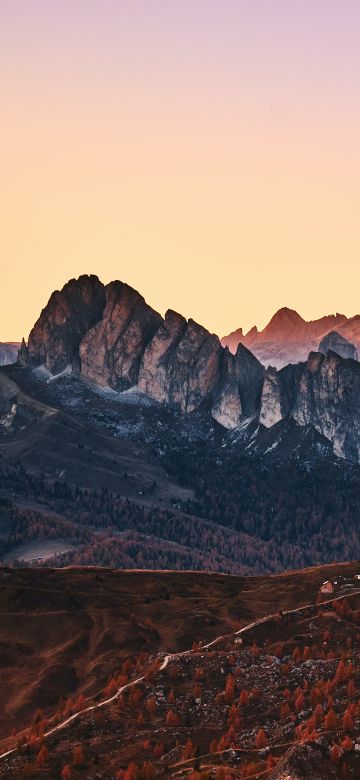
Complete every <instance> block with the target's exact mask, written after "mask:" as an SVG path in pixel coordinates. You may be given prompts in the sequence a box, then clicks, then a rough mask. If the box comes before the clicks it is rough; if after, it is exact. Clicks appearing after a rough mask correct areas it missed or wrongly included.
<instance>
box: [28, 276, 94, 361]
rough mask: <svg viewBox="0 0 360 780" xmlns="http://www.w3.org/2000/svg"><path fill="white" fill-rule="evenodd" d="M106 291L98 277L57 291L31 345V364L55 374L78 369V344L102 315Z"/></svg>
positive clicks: (45, 311)
mask: <svg viewBox="0 0 360 780" xmlns="http://www.w3.org/2000/svg"><path fill="white" fill-rule="evenodd" d="M104 305H105V288H104V285H103V284H102V283H101V282H100V281H99V279H98V277H97V276H80V277H79V279H71V280H70V281H69V282H67V284H65V286H64V287H63V288H62V290H61V291H60V292H59V291H58V290H56V291H55V292H53V294H52V295H51V297H50V300H49V302H48V304H47V306H45V308H44V309H43V310H42V312H41V314H40V317H39V319H38V321H37V322H36V323H35V325H34V327H33V329H32V331H31V333H30V336H29V343H28V364H29V365H31V366H39V365H44V366H46V368H47V369H48V370H49V371H51V373H53V374H56V373H59V372H60V371H63V370H64V369H65V368H66V367H67V366H68V365H70V366H71V367H72V368H75V369H78V368H79V365H80V361H79V344H80V341H81V339H82V338H83V337H84V335H85V333H87V331H88V330H89V328H91V327H92V325H94V324H95V322H97V321H98V320H99V319H100V318H101V315H102V311H103V308H104Z"/></svg>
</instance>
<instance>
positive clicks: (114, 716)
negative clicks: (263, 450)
mask: <svg viewBox="0 0 360 780" xmlns="http://www.w3.org/2000/svg"><path fill="white" fill-rule="evenodd" d="M355 573H357V566H356V565H351V564H348V565H345V566H342V567H341V566H340V567H339V566H337V567H336V566H333V567H321V568H320V569H310V570H305V571H303V572H294V573H292V574H290V575H283V576H279V577H268V578H266V577H262V578H237V577H221V576H219V575H206V574H197V575H196V574H191V573H181V574H180V573H179V574H171V573H168V574H166V573H162V574H156V573H146V572H144V573H139V572H132V573H127V572H123V573H120V572H116V573H115V572H111V571H108V572H103V573H99V570H89V569H88V570H82V571H81V570H67V571H62V572H52V571H47V572H41V571H40V572H39V571H37V572H29V571H27V572H10V570H4V572H3V574H9V577H6V578H5V579H6V580H8V582H7V583H6V588H7V589H8V590H9V591H11V589H12V588H14V587H18V588H19V587H20V581H18V582H13V583H12V584H11V585H10V580H11V577H14V578H20V577H22V581H21V587H22V589H23V591H25V590H27V591H28V599H29V600H30V601H31V600H32V614H33V627H32V629H30V628H29V626H28V627H27V628H25V627H24V629H23V639H24V645H25V644H26V643H27V642H29V641H30V638H31V637H32V641H33V643H34V649H33V658H34V657H35V655H36V650H37V652H38V655H39V658H40V657H43V658H44V657H45V652H44V647H43V644H44V641H42V638H41V637H38V639H37V642H36V641H35V639H34V628H35V620H36V618H35V616H36V614H37V615H39V614H40V610H41V604H40V602H39V599H40V598H41V593H42V594H43V597H44V598H45V599H47V603H45V604H44V606H45V607H47V617H45V616H44V615H43V616H44V617H45V622H46V621H50V620H51V619H52V618H50V616H49V614H50V613H53V615H52V617H53V618H54V617H55V612H56V614H57V619H58V621H59V623H60V624H62V627H63V637H62V642H61V641H60V633H61V632H60V631H59V636H58V637H57V645H56V644H55V641H54V638H53V641H52V642H51V643H50V644H51V647H52V655H51V653H50V649H49V648H48V649H47V659H48V661H47V663H48V666H49V658H50V657H51V658H52V663H53V665H54V671H55V668H56V659H57V660H58V661H59V658H60V656H61V653H62V652H64V647H65V646H66V644H67V643H68V640H69V633H71V631H73V629H71V628H70V627H69V626H67V617H66V611H65V612H64V611H63V610H62V609H61V596H60V595H59V593H58V588H59V586H60V587H61V584H63V585H64V583H65V580H66V579H68V583H67V587H68V588H70V589H71V591H72V594H73V597H74V598H77V600H78V602H77V606H76V607H74V609H75V610H77V613H78V614H77V616H76V615H73V616H72V620H73V621H74V619H77V620H78V621H80V620H84V615H85V612H86V611H87V612H88V617H90V612H91V609H90V605H91V604H92V602H93V601H95V603H96V609H94V606H93V607H92V609H93V611H92V613H91V618H92V620H93V628H92V629H90V628H89V629H88V636H87V639H85V637H84V636H82V640H81V641H80V639H78V647H77V649H75V651H74V650H73V661H72V667H73V669H74V670H76V674H75V676H74V679H73V680H72V682H71V681H68V682H67V683H66V677H65V670H64V668H62V671H61V672H60V667H59V675H60V674H61V676H62V682H63V695H62V696H60V697H59V700H58V702H57V704H56V705H55V704H52V705H51V703H49V702H48V703H47V705H46V706H42V707H40V706H39V704H40V703H41V698H42V702H44V696H42V697H41V696H40V695H39V694H40V691H41V684H40V683H39V684H38V686H36V685H34V687H33V688H32V692H31V701H29V703H28V709H27V712H26V716H25V715H24V713H23V716H22V718H21V717H20V715H19V726H20V722H22V725H21V727H20V728H18V729H16V726H15V727H13V734H12V735H9V728H8V724H7V722H6V720H5V721H4V723H3V734H4V735H6V734H8V736H7V737H5V738H4V739H3V741H2V743H1V744H2V747H1V753H5V752H6V751H7V750H11V749H13V748H15V750H14V751H13V752H11V753H10V754H9V755H8V756H2V758H1V759H0V776H2V777H6V778H9V779H10V780H12V778H14V779H15V778H18V777H39V778H60V777H61V778H63V779H64V778H65V780H66V778H87V779H88V780H90V778H99V779H100V778H103V779H105V778H116V780H121V778H123V779H124V780H134V779H135V780H137V779H138V780H142V779H144V780H146V778H153V777H154V778H155V777H169V778H172V777H177V778H185V777H190V778H192V779H193V780H194V779H196V780H197V778H201V777H203V778H211V777H214V778H223V779H224V780H225V779H226V778H243V779H244V780H245V778H262V777H264V778H267V777H269V778H274V779H276V780H280V779H281V780H285V778H287V780H291V779H293V780H296V779H297V778H299V779H300V778H314V779H315V778H330V777H334V778H337V777H339V778H343V777H345V778H346V777H349V778H350V777H354V778H356V777H359V776H360V664H359V658H360V593H359V590H360V589H358V587H357V581H356V580H353V577H354V574H355ZM339 575H340V577H341V576H344V575H346V577H347V582H348V583H352V585H353V586H352V587H351V586H349V585H347V586H344V588H343V589H341V588H340V589H338V591H337V592H336V593H335V594H334V596H331V599H332V600H329V599H328V597H326V600H324V598H325V597H321V599H320V600H319V594H318V589H319V585H320V584H321V582H322V580H323V579H324V578H326V577H329V576H332V578H335V577H337V582H338V581H339ZM32 576H34V577H36V578H37V580H36V581H35V580H34V582H33V583H32V582H31V577H32ZM98 577H100V578H101V579H97V578H98ZM24 578H25V579H24ZM26 578H27V579H26ZM65 587H66V585H65ZM86 589H88V591H89V592H88V593H87V594H86ZM96 589H98V590H99V592H98V593H97V594H96ZM221 592H222V593H221ZM31 593H32V595H31ZM51 593H52V594H53V595H52V596H50V594H51ZM220 593H221V595H220ZM345 593H347V595H344V594H345ZM55 594H57V595H55ZM85 594H86V595H85ZM68 595H69V593H68ZM120 597H121V600H122V601H121V602H120ZM114 598H116V600H117V604H116V603H115V604H114ZM49 599H50V600H51V599H54V601H53V603H52V606H51V601H50V602H49ZM127 600H129V601H131V602H132V603H131V605H130V604H128V603H126V602H127ZM111 601H112V605H110V603H109V602H111ZM55 602H56V603H55ZM105 605H107V606H106V607H105ZM136 605H137V606H136ZM3 606H4V605H3ZM28 606H29V607H30V603H29V605H28ZM116 606H117V608H118V613H119V623H121V626H122V628H121V630H119V627H116V626H111V621H115V622H116ZM8 607H9V602H8V604H7V608H8ZM109 609H110V610H112V612H111V613H109V612H107V630H106V631H105V632H104V631H102V632H101V629H100V626H101V620H100V615H101V613H103V620H104V616H105V613H106V610H109ZM131 609H134V610H135V611H134V612H131V611H130V610H131ZM95 613H97V614H96V615H95ZM109 614H111V621H109ZM210 614H211V617H210ZM95 617H96V623H97V626H96V628H95V626H94V623H95ZM6 620H7V618H6V615H5V613H3V623H4V624H5V625H6ZM45 622H44V625H45ZM73 625H74V623H73ZM18 626H19V621H18ZM17 631H18V636H19V635H20V633H21V626H20V627H18V629H17ZM141 635H142V651H141V649H140V648H141V641H140V636H141ZM145 637H146V638H147V639H146V641H145ZM81 642H82V646H81ZM90 646H91V648H92V650H91V652H89V647H90ZM26 664H27V661H26V657H24V655H23V658H22V659H20V657H19V656H18V660H17V667H16V668H14V669H13V672H14V674H13V677H12V679H13V680H14V681H15V682H14V684H13V687H14V689H16V688H17V691H15V690H13V691H12V693H13V709H14V708H15V702H16V696H17V697H18V698H20V699H21V695H22V692H23V691H24V686H23V691H22V690H21V687H22V685H23V683H22V675H23V667H25V666H26ZM81 673H82V677H81ZM16 680H18V683H17V682H16ZM49 680H50V678H49ZM100 680H102V681H103V682H102V684H101V685H100ZM97 681H98V682H99V684H98V686H97V685H96V683H97ZM6 682H7V683H8V685H9V680H8V675H6V674H5V675H3V680H2V688H3V689H4V685H5V683H6ZM49 685H50V687H51V685H54V683H51V681H50V682H49ZM9 689H10V686H9ZM30 705H32V707H33V712H32V714H31V715H30ZM4 706H5V709H6V705H4ZM19 712H20V711H19ZM25 724H26V725H25Z"/></svg>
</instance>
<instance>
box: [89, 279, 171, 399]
mask: <svg viewBox="0 0 360 780" xmlns="http://www.w3.org/2000/svg"><path fill="white" fill-rule="evenodd" d="M161 323H162V317H161V316H160V314H158V313H157V312H156V311H154V310H153V309H151V307H150V306H148V305H147V303H145V300H144V298H143V297H142V295H140V293H138V292H137V291H136V290H133V289H132V287H129V286H128V285H127V284H124V283H123V282H117V281H116V282H111V283H110V284H108V285H107V287H106V304H105V308H104V311H103V315H102V318H101V320H100V321H99V322H97V324H96V325H94V327H93V328H90V330H88V332H87V333H86V335H85V336H84V338H83V339H82V341H81V344H80V348H79V354H80V363H81V373H82V375H83V376H84V377H86V379H89V380H90V381H92V382H96V383H97V384H99V385H106V386H109V387H111V388H113V389H114V390H126V389H127V388H129V387H131V386H132V385H135V384H136V383H137V381H138V375H139V367H140V362H141V358H142V356H143V353H144V349H145V348H146V346H147V344H148V343H149V341H151V339H152V337H153V336H154V334H155V332H156V331H157V329H158V327H159V326H160V325H161Z"/></svg>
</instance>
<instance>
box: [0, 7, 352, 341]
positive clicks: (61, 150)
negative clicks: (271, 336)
mask: <svg viewBox="0 0 360 780" xmlns="http://www.w3.org/2000/svg"><path fill="white" fill-rule="evenodd" d="M359 39H360V2H359V0H61V1H60V0H0V94H1V146H0V164H1V178H0V213H1V229H0V340H2V341H4V340H10V339H19V338H21V336H22V335H23V334H24V335H25V336H27V335H28V332H29V330H30V328H31V326H32V324H33V322H34V321H35V319H36V318H37V316H38V314H39V312H40V309H41V308H42V307H43V306H44V305H45V303H46V302H47V299H48V297H49V295H50V293H51V291H52V290H53V289H55V288H59V287H61V286H62V285H63V284H64V283H65V281H66V280H67V279H69V278H71V277H73V276H78V275H79V274H80V273H97V274H98V276H99V277H100V278H101V279H102V280H103V281H105V282H108V281H110V280H111V279H114V278H118V279H121V280H123V281H127V282H128V283H129V284H131V285H132V286H134V287H136V288H137V289H138V290H139V291H140V292H142V294H143V295H144V296H145V298H146V300H147V301H148V302H149V303H150V304H151V305H152V306H153V307H154V308H156V309H157V310H158V311H160V312H161V313H164V312H165V310H166V308H168V307H170V308H172V309H175V310H177V311H180V312H181V313H183V314H184V315H185V316H192V317H193V318H194V319H197V320H198V321H199V322H201V323H202V324H204V325H205V326H206V327H208V328H209V329H210V330H211V331H214V332H216V333H218V334H219V335H223V334H224V333H227V332H228V331H229V330H233V329H234V328H235V327H238V326H243V327H244V329H246V328H248V327H250V326H251V325H253V324H254V323H256V324H258V325H259V326H263V325H264V324H265V322H266V321H267V320H268V319H269V318H270V316H271V315H272V314H273V313H274V311H275V310H276V309H277V308H279V307H280V306H284V305H287V306H290V307H293V308H296V309H297V310H298V311H299V312H300V313H301V314H302V315H303V316H305V317H306V318H308V319H309V318H314V317H317V316H321V315H322V314H325V313H331V312H335V311H341V312H343V313H345V314H348V315H351V314H355V313H360V214H359V211H360V48H359Z"/></svg>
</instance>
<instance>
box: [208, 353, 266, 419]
mask: <svg viewBox="0 0 360 780" xmlns="http://www.w3.org/2000/svg"><path fill="white" fill-rule="evenodd" d="M263 381H264V368H263V366H262V365H261V363H259V361H258V360H257V359H256V357H254V355H253V354H252V353H251V352H250V351H249V350H248V349H246V347H244V346H243V345H242V344H239V346H238V348H237V351H236V355H232V354H231V353H230V352H229V350H228V349H227V348H226V349H225V350H224V352H223V356H222V370H221V378H220V382H219V387H218V390H217V392H216V396H215V400H214V404H213V407H212V416H213V417H214V419H215V420H217V422H219V423H220V425H222V426H223V427H224V428H228V429H230V430H232V429H233V428H235V427H236V426H238V425H239V424H240V423H241V421H242V420H243V419H246V418H249V417H252V416H253V415H256V414H257V413H258V411H259V406H260V398H261V391H262V386H263Z"/></svg>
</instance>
